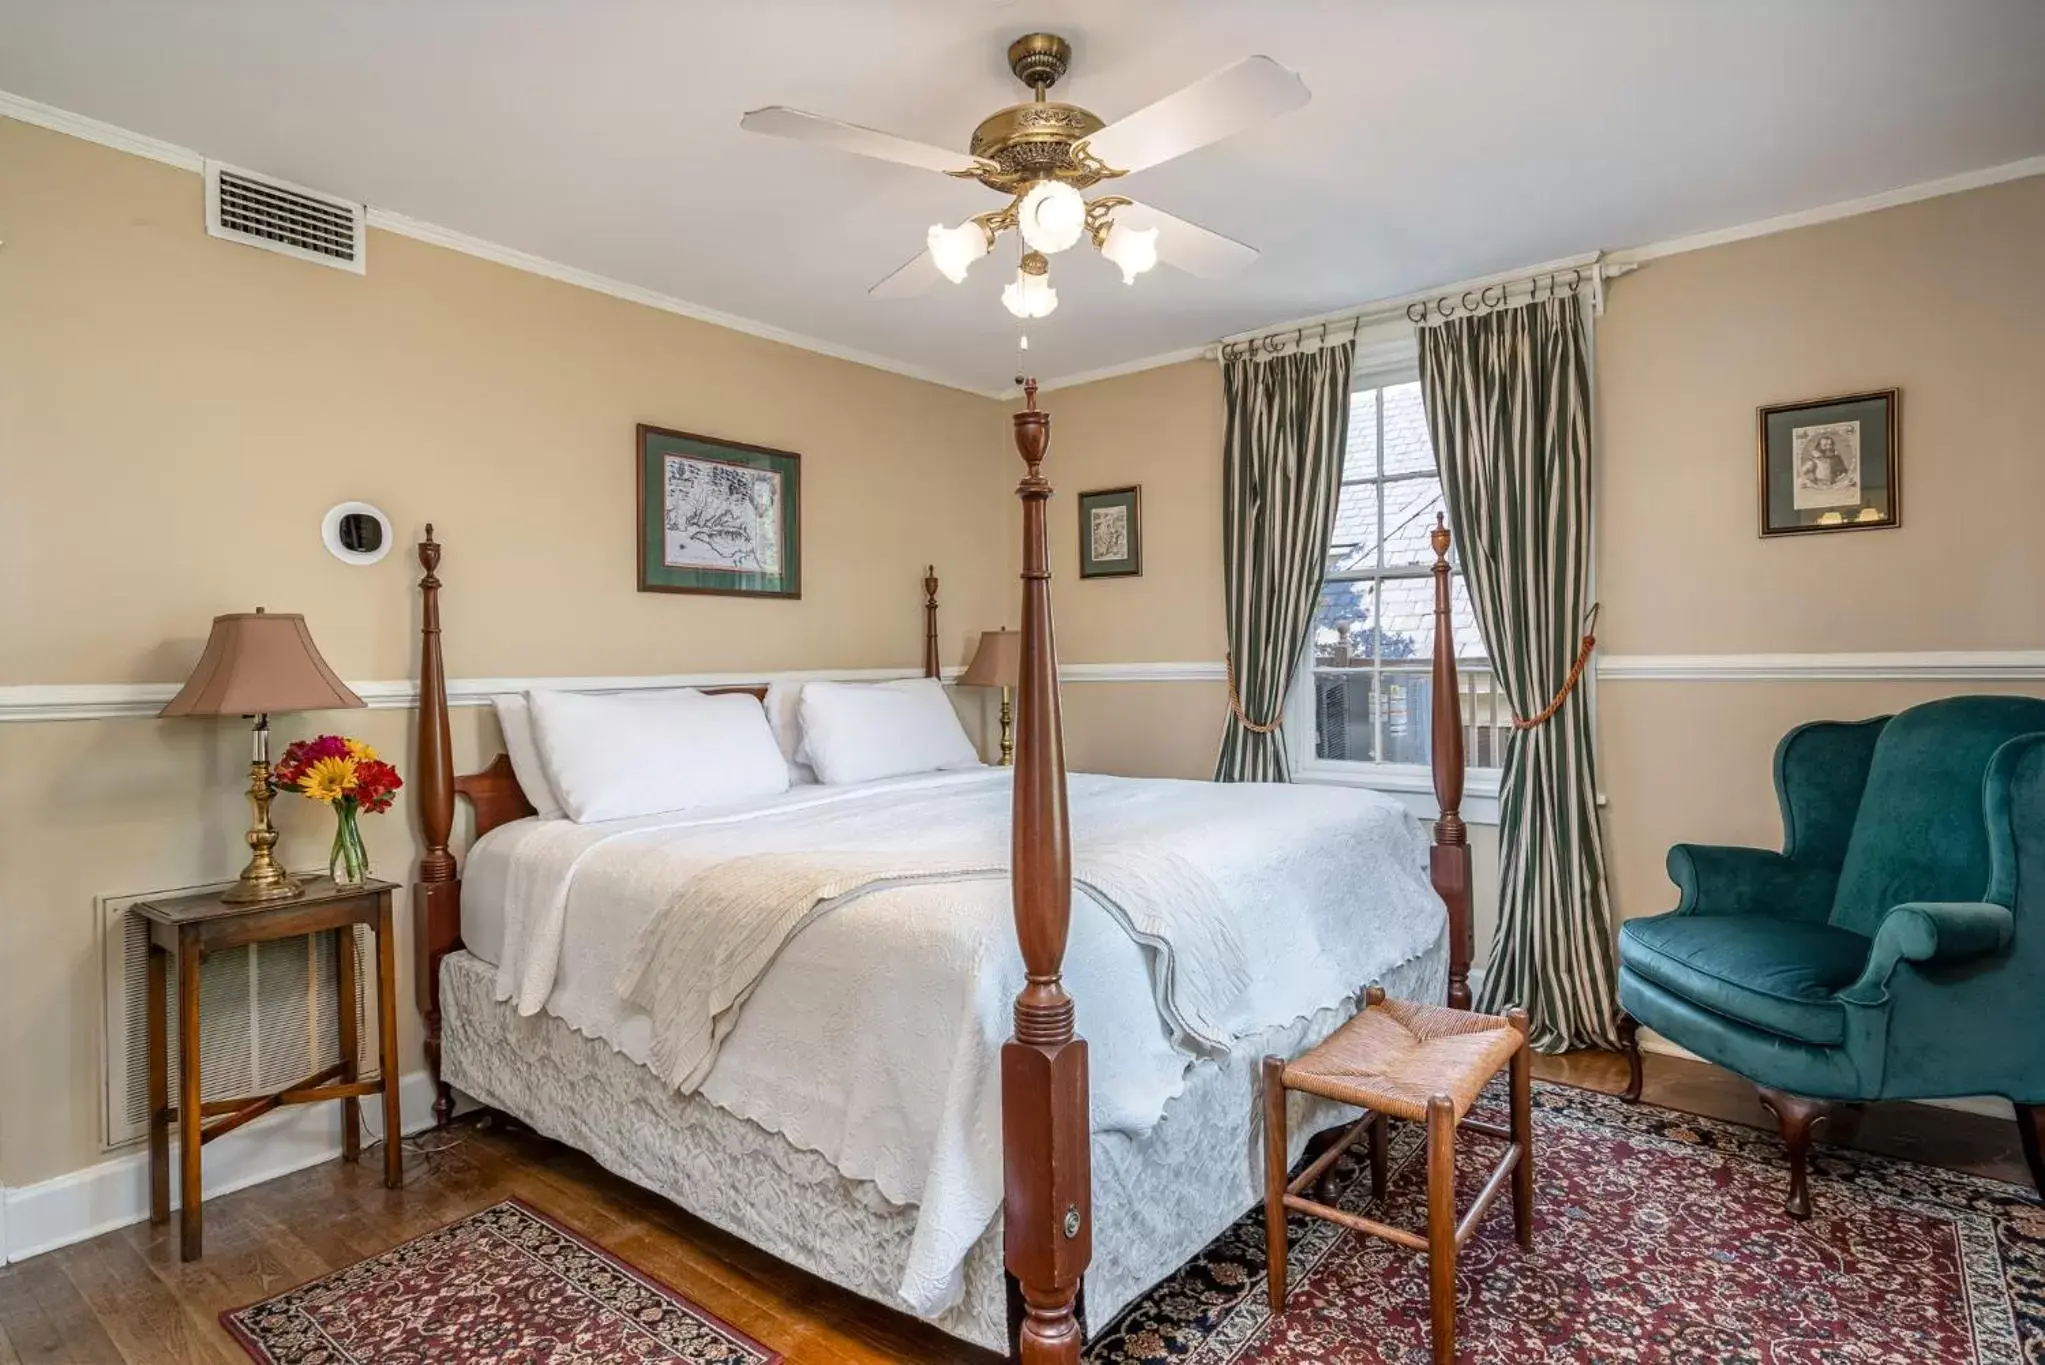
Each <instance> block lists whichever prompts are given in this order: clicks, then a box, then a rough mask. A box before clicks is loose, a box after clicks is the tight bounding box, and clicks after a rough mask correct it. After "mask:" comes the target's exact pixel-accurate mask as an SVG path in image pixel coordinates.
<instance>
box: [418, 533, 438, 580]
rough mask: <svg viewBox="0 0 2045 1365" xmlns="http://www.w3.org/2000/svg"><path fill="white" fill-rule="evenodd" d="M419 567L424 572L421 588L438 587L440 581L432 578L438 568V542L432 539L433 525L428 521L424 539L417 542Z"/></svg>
mask: <svg viewBox="0 0 2045 1365" xmlns="http://www.w3.org/2000/svg"><path fill="white" fill-rule="evenodd" d="M419 567H420V568H422V569H424V570H426V578H425V581H424V582H422V583H421V584H420V586H421V587H430V588H437V587H439V586H440V580H439V579H437V578H435V577H434V576H433V571H434V570H435V569H438V568H439V567H440V542H439V541H437V540H435V539H434V538H433V523H432V522H430V521H429V522H427V523H426V539H424V540H422V541H420V542H419Z"/></svg>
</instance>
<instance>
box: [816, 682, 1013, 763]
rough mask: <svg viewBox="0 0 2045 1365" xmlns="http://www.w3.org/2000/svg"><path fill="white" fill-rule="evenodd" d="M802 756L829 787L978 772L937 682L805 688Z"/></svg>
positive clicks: (972, 753)
mask: <svg viewBox="0 0 2045 1365" xmlns="http://www.w3.org/2000/svg"><path fill="white" fill-rule="evenodd" d="M799 709H800V712H801V716H802V754H801V756H802V758H803V759H805V760H806V761H807V762H808V763H809V764H810V766H811V767H813V768H815V769H816V770H817V780H818V781H819V782H825V783H829V784H831V785H834V786H842V785H844V784H846V783H848V782H871V781H873V780H874V779H875V778H881V777H901V776H903V775H905V774H908V773H929V772H940V771H943V770H946V769H950V768H977V767H979V766H980V755H979V754H978V753H977V752H976V751H975V750H974V748H973V741H971V740H970V739H967V738H966V728H965V727H964V726H963V725H960V724H959V716H958V712H956V711H954V710H952V708H951V702H950V700H949V699H948V698H946V696H945V695H944V685H943V684H942V683H940V682H938V680H937V679H935V678H905V679H903V680H902V681H900V682H884V683H830V682H813V683H806V684H804V685H803V689H802V704H801V707H800V708H799Z"/></svg>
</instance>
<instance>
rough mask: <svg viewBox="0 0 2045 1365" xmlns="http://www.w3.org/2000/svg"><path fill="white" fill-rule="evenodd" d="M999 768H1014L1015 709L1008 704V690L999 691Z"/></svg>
mask: <svg viewBox="0 0 2045 1365" xmlns="http://www.w3.org/2000/svg"><path fill="white" fill-rule="evenodd" d="M1001 766H1002V767H1004V768H1013V767H1014V766H1015V707H1013V706H1012V705H1010V704H1009V700H1008V689H1007V688H1005V687H1004V688H1002V689H1001Z"/></svg>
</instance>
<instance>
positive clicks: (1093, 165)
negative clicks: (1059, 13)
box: [957, 33, 1122, 194]
mask: <svg viewBox="0 0 2045 1365" xmlns="http://www.w3.org/2000/svg"><path fill="white" fill-rule="evenodd" d="M1071 63H1072V45H1071V44H1070V43H1067V42H1066V41H1065V40H1064V39H1063V38H1060V37H1058V36H1057V35H1056V34H1052V33H1031V34H1026V35H1025V36H1023V37H1021V38H1018V39H1016V40H1015V41H1014V42H1013V43H1011V44H1009V47H1008V68H1009V70H1011V71H1013V72H1015V77H1016V79H1017V80H1019V81H1021V82H1022V83H1023V84H1025V85H1027V86H1029V87H1030V89H1032V90H1034V91H1035V92H1036V99H1034V100H1033V101H1031V102H1030V103H1028V104H1011V105H1010V106H1009V107H1008V108H1006V109H1003V110H1001V111H999V112H998V113H995V114H991V115H989V116H988V117H987V118H986V119H984V120H982V122H981V124H980V126H979V127H978V128H975V129H974V130H973V141H972V146H971V151H972V153H973V155H974V156H976V157H978V158H980V159H981V160H982V161H989V162H992V163H993V164H994V165H995V166H997V167H999V168H1000V169H999V170H988V169H986V168H985V167H981V168H978V169H975V170H971V171H962V172H958V173H957V174H960V175H964V176H967V177H970V178H971V179H974V180H978V181H979V182H980V183H981V184H983V185H985V186H986V187H987V188H988V189H991V190H996V191H998V192H1000V193H1002V194H1015V193H1017V192H1019V191H1020V190H1022V189H1023V188H1024V187H1025V186H1027V185H1029V184H1030V183H1031V182H1032V181H1036V180H1062V181H1064V182H1065V183H1066V184H1068V185H1071V186H1072V187H1073V188H1074V189H1081V190H1083V189H1086V188H1087V187H1088V186H1090V185H1093V184H1096V183H1097V182H1099V181H1102V180H1107V179H1110V178H1112V177H1114V176H1117V175H1120V174H1122V172H1120V171H1117V170H1113V169H1111V168H1110V167H1107V166H1104V165H1102V164H1101V163H1100V162H1099V161H1097V160H1095V159H1094V158H1092V157H1090V156H1087V155H1085V154H1083V153H1081V154H1078V155H1075V154H1074V150H1073V149H1074V148H1075V147H1076V146H1078V144H1080V143H1082V142H1084V141H1085V140H1086V139H1087V138H1090V137H1092V136H1093V135H1094V134H1095V133H1097V132H1099V131H1100V130H1101V129H1102V128H1103V127H1104V126H1106V125H1104V124H1103V123H1102V121H1101V120H1100V118H1099V117H1097V116H1096V115H1095V114H1094V113H1093V111H1092V110H1090V109H1082V108H1080V107H1079V106H1078V105H1076V104H1064V103H1061V102H1060V101H1057V100H1047V99H1045V98H1044V92H1045V91H1046V90H1048V89H1049V88H1050V87H1051V86H1052V85H1054V84H1056V83H1057V81H1058V78H1059V77H1061V76H1063V75H1064V74H1065V72H1066V69H1067V68H1068V67H1069V66H1070V65H1071Z"/></svg>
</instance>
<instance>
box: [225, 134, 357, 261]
mask: <svg viewBox="0 0 2045 1365" xmlns="http://www.w3.org/2000/svg"><path fill="white" fill-rule="evenodd" d="M363 219H364V210H363V207H362V205H360V204H351V203H349V202H348V201H347V200H345V199H337V198H335V197H334V196H333V195H330V194H321V193H320V192H319V191H317V190H308V189H304V188H302V187H301V186H298V185H292V184H287V183H286V182H284V181H282V180H275V179H272V178H271V177H269V176H266V175H256V174H254V173H253V172H250V171H242V170H236V169H235V168H234V167H232V166H223V165H221V164H220V163H219V162H217V161H208V162H207V163H206V231H208V232H210V233H212V234H213V235H214V236H215V237H225V238H226V239H227V240H229V241H231V242H242V243H245V244H246V245H248V246H256V247H261V248H263V249H264V250H265V251H277V252H282V253H283V254H284V255H286V256H296V257H297V258H298V259H300V260H302V261H313V262H316V263H318V264H320V265H331V266H338V267H339V268H341V269H342V270H352V271H354V272H355V273H356V274H358V275H360V274H362V273H363V260H362V248H363V238H364V227H363Z"/></svg>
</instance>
